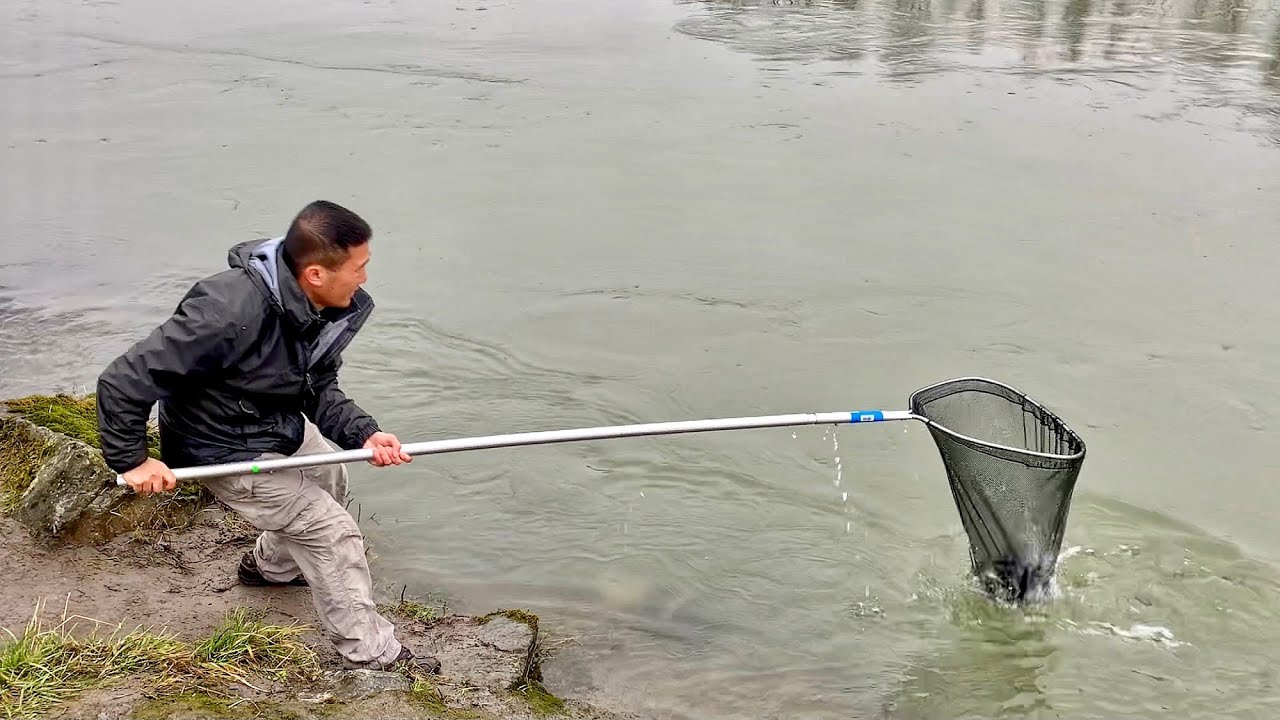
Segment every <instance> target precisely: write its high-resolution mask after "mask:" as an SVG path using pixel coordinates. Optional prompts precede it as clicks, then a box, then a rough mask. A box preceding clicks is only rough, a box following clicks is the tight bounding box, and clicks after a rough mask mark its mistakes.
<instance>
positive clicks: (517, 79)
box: [0, 0, 1280, 718]
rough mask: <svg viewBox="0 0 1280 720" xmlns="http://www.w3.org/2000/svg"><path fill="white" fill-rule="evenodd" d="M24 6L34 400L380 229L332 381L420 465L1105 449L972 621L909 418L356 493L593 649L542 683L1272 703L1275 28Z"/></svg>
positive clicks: (848, 699) (761, 698) (827, 705)
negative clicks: (234, 293)
mask: <svg viewBox="0 0 1280 720" xmlns="http://www.w3.org/2000/svg"><path fill="white" fill-rule="evenodd" d="M0 7H2V8H3V11H0V27H3V29H4V36H3V37H4V41H3V43H0V89H3V95H4V97H5V98H6V102H5V103H4V106H3V110H2V111H0V125H2V126H3V129H4V143H3V145H2V146H0V153H2V155H0V168H2V170H0V178H2V179H0V182H2V183H3V187H2V188H0V197H2V198H3V201H2V202H3V206H0V233H3V237H4V238H5V239H4V241H3V245H2V246H0V394H3V395H6V396H12V395H17V394H22V393H27V392H47V391H51V390H57V389H64V388H65V389H82V388H85V387H91V386H92V384H93V382H94V378H95V376H96V374H97V372H98V371H99V370H100V369H101V367H102V366H103V365H104V364H105V363H106V362H107V361H109V360H110V359H111V357H113V356H114V354H115V353H117V352H119V351H121V350H122V349H124V348H125V347H126V346H127V345H128V343H129V342H131V341H132V340H134V339H136V338H137V337H139V336H140V335H141V334H142V333H144V332H146V331H147V330H149V329H150V328H151V327H152V326H153V325H154V324H155V323H156V322H158V321H160V320H161V319H162V318H163V317H164V316H165V314H166V312H167V311H169V310H170V309H171V308H172V307H173V305H174V304H175V303H176V301H177V300H178V298H179V297H180V295H181V293H182V292H183V291H184V290H185V289H186V287H187V286H188V284H189V283H190V282H191V281H192V280H194V279H196V278H198V277H199V276H201V275H202V274H205V273H207V272H210V271H212V270H215V269H217V268H218V267H220V266H221V265H222V263H223V262H224V257H225V253H226V249H227V248H228V247H229V246H230V245H232V244H233V243H235V242H238V241H241V240H243V239H246V238H250V237H253V236H265V235H267V234H270V233H278V232H280V231H282V229H283V228H284V226H285V224H286V223H287V221H288V218H289V217H290V215H291V214H292V213H293V212H295V211H296V209H297V208H299V207H301V205H302V204H304V203H305V202H306V201H308V200H311V199H314V198H316V197H325V198H329V199H333V200H337V201H339V202H342V203H344V204H347V205H349V206H351V207H353V208H355V209H357V210H358V211H359V212H361V213H362V214H363V215H365V216H366V217H367V218H368V219H369V220H370V222H371V223H372V225H373V226H374V228H375V231H376V232H377V240H376V245H375V247H374V260H373V266H372V268H371V275H372V277H371V282H370V285H369V290H370V291H371V292H372V294H373V295H374V297H375V298H376V299H377V300H378V302H379V309H378V311H377V313H376V315H375V316H374V319H373V321H372V322H371V324H370V325H369V327H368V329H367V330H366V331H365V332H364V333H362V335H361V337H360V338H359V339H358V340H357V342H356V343H355V345H354V346H353V347H352V348H351V349H350V351H349V352H348V353H347V365H346V368H345V369H344V377H343V382H344V386H345V387H346V388H347V389H348V391H349V393H350V394H351V395H352V396H353V397H355V398H357V399H358V400H359V401H360V402H361V403H362V404H363V405H364V406H365V407H366V408H368V409H369V410H370V411H372V412H374V413H375V414H376V415H377V416H378V417H379V419H380V420H381V421H382V422H383V424H384V425H385V426H387V427H388V428H391V429H393V430H395V431H398V432H399V433H400V434H401V435H402V437H405V438H409V439H413V440H427V439H433V438H444V437H456V436H467V435H481V434H491V433H497V432H508V431H522V430H536V429H549V428H560V427H580V426H588V425H603V424H614V423H625V422H646V421H658V420H667V419H685V418H701V417H723V416H737V415H755V414H772V413H780V412H810V411H815V412H816V411H828V410H843V409H850V408H862V407H875V406H880V407H884V408H886V409H904V406H905V403H906V398H907V396H908V395H909V394H910V392H911V391H912V390H914V389H916V388H918V387H920V386H923V385H926V384H930V383H933V382H936V381H939V380H942V379H946V378H949V377H954V376H960V375H968V374H979V375H986V376H989V377H994V378H997V379H1000V380H1003V381H1005V382H1008V383H1010V384H1012V385H1014V386H1016V387H1019V388H1020V389H1023V390H1026V391H1027V392H1029V393H1030V394H1031V395H1032V396H1033V397H1035V398H1036V399H1037V400H1039V401H1041V402H1043V403H1045V404H1046V405H1048V406H1049V407H1050V408H1052V409H1053V410H1055V411H1056V412H1058V413H1059V414H1061V415H1062V417H1063V418H1064V419H1066V421H1067V422H1068V423H1070V424H1071V425H1072V426H1073V427H1075V428H1076V429H1077V430H1078V431H1079V432H1080V433H1081V434H1082V435H1083V437H1084V438H1085V441H1086V442H1087V443H1088V447H1089V457H1088V460H1087V461H1086V462H1085V466H1084V471H1083V473H1082V475H1081V478H1080V484H1079V486H1078V489H1077V493H1076V497H1075V501H1074V504H1073V508H1072V513H1071V516H1070V520H1069V526H1068V530H1067V537H1066V544H1067V546H1068V547H1069V548H1073V550H1072V551H1071V554H1070V557H1068V558H1067V559H1066V560H1065V561H1064V563H1063V573H1062V577H1061V578H1060V579H1059V585H1060V597H1059V598H1058V599H1057V600H1056V601H1054V602H1053V603H1051V604H1049V605H1047V606H1046V607H1044V608H1043V609H1040V610H1037V611H1032V612H1024V611H1018V610H1013V609H1008V608H1000V607H996V606H993V605H991V604H990V603H986V602H985V601H981V600H980V599H978V598H977V597H975V596H974V595H973V594H972V593H971V592H970V591H969V590H968V589H967V583H966V581H965V577H964V572H963V571H964V567H965V563H966V557H965V547H964V539H963V535H962V533H961V530H960V526H959V521H958V517H957V515H956V511H955V509H954V506H953V504H952V502H951V499H950V497H949V494H948V491H947V489H946V481H945V476H944V475H943V470H942V467H941V464H940V462H939V460H938V457H937V451H936V449H935V448H934V447H933V445H932V442H931V441H930V440H929V438H928V435H927V433H925V432H924V431H923V430H922V429H921V428H919V427H918V426H915V425H914V424H909V425H907V426H906V427H903V426H902V425H899V424H886V425H879V426H859V427H856V428H841V429H838V430H835V431H829V432H827V434H825V435H824V430H822V429H817V428H804V429H800V430H796V431H794V432H795V435H794V436H793V435H792V432H793V431H792V430H789V429H773V430H752V431H735V432H731V433H719V434H707V435H700V436H678V437H670V438H635V439H628V440H617V441H606V442H598V443H584V444H576V445H558V446H542V447H536V448H521V449H510V450H495V451H484V452H476V453H463V454H458V455H452V456H443V457H438V458H419V459H417V460H415V462H414V464H413V465H411V466H409V467H407V468H399V469H395V470H388V471H376V470H374V469H372V468H367V467H363V466H361V467H354V468H353V475H354V482H353V489H354V491H355V492H356V493H357V494H358V499H359V502H360V503H361V506H362V515H363V517H364V518H365V521H364V523H363V525H364V527H365V528H366V531H367V532H368V534H369V536H370V537H371V540H372V541H373V542H374V543H375V544H376V546H377V547H378V548H379V551H378V556H377V558H376V562H377V570H378V572H380V573H383V574H384V576H386V577H391V576H394V577H398V578H402V579H403V580H404V581H406V582H408V583H409V586H410V591H411V592H418V593H420V594H421V595H424V596H425V595H426V594H427V593H429V592H444V593H446V594H447V595H448V596H449V598H450V607H452V608H458V609H462V610H463V611H484V610H488V609H491V608H493V607H498V606H511V605H518V606H523V607H528V608H531V609H533V610H535V611H536V612H539V613H541V615H542V616H543V619H544V624H545V626H546V627H547V628H548V629H549V630H551V631H553V632H556V633H557V634H561V635H568V636H572V637H574V638H575V642H573V643H570V644H567V645H564V646H562V647H561V648H559V654H558V657H557V659H556V660H555V661H554V662H552V663H551V664H550V665H549V666H548V668H547V676H548V682H549V683H550V684H551V685H552V687H553V688H554V689H557V690H560V691H563V692H566V693H576V694H582V695H584V696H587V697H591V698H594V699H597V700H599V701H601V702H604V703H605V704H610V705H615V706H617V707H623V708H631V709H640V710H644V711H646V712H648V713H650V714H651V715H652V716H654V717H673V718H674V717H681V718H685V717H687V718H694V717H696V718H738V717H750V718H768V717H813V718H828V717H830V718H836V717H839V718H848V717H892V718H958V717H992V716H996V715H1001V716H1009V717H1031V718H1059V717H1061V718H1093V717H1099V718H1103V717H1105V718H1115V717H1152V716H1156V715H1161V714H1164V713H1168V714H1176V715H1177V716H1179V717H1215V718H1217V717H1232V718H1255V717H1256V718H1271V717H1275V716H1276V715H1277V712H1278V711H1280V700H1278V699H1277V698H1280V677H1278V674H1280V671H1277V670H1276V669H1275V668H1276V667H1280V665H1278V664H1277V662H1276V661H1277V660H1278V659H1280V651H1277V650H1276V648H1277V647H1280V642H1278V641H1280V629H1277V628H1278V627H1280V625H1278V624H1277V622H1276V621H1277V608H1280V569H1278V566H1277V564H1278V563H1280V546H1277V545H1276V543H1275V531H1274V527H1275V520H1274V518H1275V517H1276V513H1277V511H1280V485H1277V483H1276V482H1275V479H1274V476H1275V472H1274V470H1275V467H1276V463H1275V460H1274V443H1272V442H1270V440H1271V435H1270V432H1271V431H1272V430H1273V428H1274V425H1275V419H1276V418H1275V411H1274V408H1276V407H1278V406H1280V402H1278V401H1280V384H1278V382H1277V381H1276V379H1275V377H1276V373H1275V372H1274V368H1275V360H1274V358H1276V357H1277V356H1278V355H1280V340H1277V339H1276V334H1275V333H1274V332H1272V331H1271V328H1274V327H1275V326H1276V325H1277V321H1278V320H1280V302H1277V300H1276V298H1275V293H1274V292H1273V291H1272V290H1271V288H1272V286H1273V277H1272V276H1273V275H1274V271H1273V268H1274V267H1276V265H1277V262H1278V261H1280V247H1278V246H1277V245H1276V243H1275V242H1274V241H1275V237H1276V228H1277V227H1280V203H1277V201H1276V198H1277V197H1280V148H1278V147H1277V146H1278V145H1280V9H1277V7H1276V6H1275V5H1274V4H1273V3H1270V2H1266V1H1265V0H1255V1H1254V2H1246V1H1235V2H1232V1H1223V2H1207V1H1206V2H1177V3H1136V2H1087V1H1081V0H1070V1H1069V2H1030V1H1025V2H1007V3H994V2H982V1H976V2H958V1H957V2H937V3H931V2H925V1H921V0H912V1H901V2H884V1H880V2H875V1H866V0H864V1H863V2H841V3H837V2H810V3H804V2H796V3H791V4H786V3H776V4H775V3H767V2H759V3H749V2H716V3H709V2H697V3H671V2H666V1H665V0H629V1H628V2H586V0H555V1H552V2H543V3H516V2H510V1H504V0H497V1H492V2H490V1H488V0H485V1H483V2H477V1H476V0H460V1H458V2H453V3H410V2H403V1H393V0H371V1H370V2H366V3H358V4H357V3H348V4H325V5H317V4H315V3H302V2H297V1H296V0H258V1H256V2H252V3H249V2H245V1H244V0H235V1H233V2H230V3H217V4H205V5H200V6H190V7H184V8H183V10H182V12H180V13H176V12H174V11H173V9H172V6H171V5H170V4H168V3H160V2H158V1H157V0H132V1H130V2H124V3H97V2H83V3H70V2H56V3H34V2H17V1H15V0H6V2H4V3H3V4H0ZM836 458H839V460H837V459H836ZM832 482H838V483H839V486H838V487H833V486H832V484H831V483H832ZM642 493H643V495H642ZM845 493H848V495H847V498H846V496H845ZM375 515H376V517H377V520H376V521H370V520H368V518H369V517H371V516H375ZM398 589H399V588H398V587H397V588H396V590H397V591H398Z"/></svg>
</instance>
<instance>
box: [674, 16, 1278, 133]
mask: <svg viewBox="0 0 1280 720" xmlns="http://www.w3.org/2000/svg"><path fill="white" fill-rule="evenodd" d="M676 2H677V3H678V4H690V5H695V6H698V8H699V10H700V12H696V13H694V14H692V15H691V16H690V17H688V18H687V19H685V20H684V21H683V22H681V23H679V24H678V26H677V28H678V30H680V31H681V32H683V33H686V34H688V35H691V36H694V37H699V38H703V39H707V40H713V41H716V42H720V43H723V44H725V45H727V46H729V47H731V48H734V49H735V50H738V51H741V52H746V53H749V54H752V55H755V56H757V57H759V58H761V59H762V60H767V61H771V62H779V61H783V62H797V61H799V62H806V63H820V62H835V63H839V67H837V68H833V69H832V72H834V73H839V74H865V75H877V76H879V77H882V78H883V79H885V80H888V81H891V82H919V81H920V80H922V79H925V78H928V77H933V76H937V75H939V74H941V73H947V72H957V71H962V72H973V71H980V72H998V73H1006V74H1030V75H1044V76H1049V77H1054V78H1058V79H1069V78H1072V77H1077V78H1079V77H1093V78H1097V79H1100V80H1103V81H1108V82H1115V83H1119V84H1123V85H1130V86H1133V87H1134V88H1135V89H1137V90H1140V91H1143V92H1152V91H1154V90H1155V89H1157V88H1158V87H1159V88H1161V89H1163V90H1173V91H1175V92H1187V91H1191V92H1193V93H1194V94H1195V95H1196V99H1195V100H1194V101H1193V102H1194V104H1195V105H1197V106H1202V107H1232V108H1235V109H1237V110H1239V111H1242V112H1243V113H1245V114H1246V115H1248V116H1251V117H1255V118H1259V119H1261V120H1263V121H1264V122H1266V123H1267V124H1268V125H1269V126H1270V131H1271V134H1272V135H1273V136H1274V137H1273V140H1274V141H1275V142H1277V143H1280V98H1278V97H1277V95H1276V93H1275V91H1276V90H1277V89H1280V9H1278V8H1277V5H1276V3H1275V2H1274V0H1173V1H1171V2H1160V3H1156V2H1136V1H1135V0H1015V1H1014V2H1001V1H1000V0H676Z"/></svg>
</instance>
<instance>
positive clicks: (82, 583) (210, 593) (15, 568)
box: [0, 505, 621, 720]
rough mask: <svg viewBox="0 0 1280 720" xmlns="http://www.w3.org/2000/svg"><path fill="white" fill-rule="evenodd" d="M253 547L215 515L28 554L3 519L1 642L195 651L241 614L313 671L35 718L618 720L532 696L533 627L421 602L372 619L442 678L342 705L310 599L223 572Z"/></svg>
mask: <svg viewBox="0 0 1280 720" xmlns="http://www.w3.org/2000/svg"><path fill="white" fill-rule="evenodd" d="M255 537H256V531H254V530H253V529H252V528H251V527H248V526H246V525H244V524H243V523H242V522H240V521H238V519H237V518H236V516H235V515H234V514H231V513H228V512H227V511H225V510H224V509H222V508H221V507H220V506H217V505H214V506H211V507H209V508H207V509H206V510H204V511H202V512H200V513H199V514H198V515H197V516H196V517H195V518H194V519H193V521H192V523H191V525H190V526H189V527H187V528H185V529H183V530H182V531H180V532H171V533H163V534H161V535H160V536H159V537H147V538H145V539H143V538H139V537H137V536H133V535H121V536H118V537H116V538H114V539H112V540H111V541H108V542H105V543H102V544H99V545H71V544H59V545H50V544H47V543H40V542H37V541H35V540H33V539H32V538H31V536H30V534H29V533H28V532H26V530H25V528H23V527H22V526H21V525H19V524H18V523H17V522H15V521H14V520H12V519H10V518H4V517H0V567H4V568H5V570H6V578H5V579H6V581H5V582H4V583H3V584H0V626H3V627H4V628H6V629H7V630H8V631H9V632H12V633H14V634H15V635H21V634H22V630H23V628H24V627H25V626H26V625H27V624H28V623H30V622H31V621H32V619H33V616H36V615H37V614H38V615H39V619H40V621H41V622H42V623H43V624H45V625H46V626H54V625H59V624H63V623H65V624H66V625H67V626H68V627H70V628H71V633H72V634H73V635H76V636H82V637H87V636H89V635H95V634H96V635H97V636H104V635H110V634H111V633H113V632H117V633H127V632H130V631H133V630H136V629H143V630H148V631H151V632H155V633H167V634H173V635H176V636H177V637H179V638H181V639H183V640H185V641H188V642H199V641H200V639H201V638H204V637H207V636H209V634H210V633H212V632H213V631H214V630H215V629H216V628H217V626H218V625H219V623H221V622H222V621H223V620H224V619H225V618H226V617H227V616H228V615H230V614H232V613H234V612H235V611H236V610H237V609H239V608H252V609H255V610H257V611H259V612H260V613H261V614H262V621H263V622H264V623H271V624H276V625H286V626H290V625H301V626H304V627H305V628H306V629H305V630H304V631H303V632H302V634H301V636H300V637H301V639H302V640H303V642H305V643H306V645H307V646H308V647H309V648H311V649H312V650H313V651H314V652H315V656H316V660H317V663H318V664H319V667H320V669H321V675H320V677H318V678H316V679H313V680H306V681H302V680H298V679H292V680H289V681H286V682H284V683H283V684H281V683H273V682H272V681H271V679H270V678H254V679H253V680H252V681H251V682H249V683H244V684H238V683H230V684H228V685H226V686H223V687H219V688H217V689H216V691H215V692H214V693H213V694H212V695H210V694H204V693H195V694H190V693H188V694H183V695H178V696H174V695H172V694H164V693H159V692H156V691H154V689H153V688H152V687H151V685H150V684H149V683H150V680H151V678H149V677H148V676H147V674H146V673H142V674H141V675H140V676H138V677H136V678H131V679H125V680H121V681H119V682H115V683H111V684H108V685H107V686H106V687H103V688H97V689H94V690H91V691H88V692H85V693H82V694H80V695H78V696H76V697H74V698H73V699H71V700H69V701H68V702H64V703H62V704H60V705H59V706H58V707H57V708H55V710H54V711H52V712H51V713H49V714H48V717H55V718H94V719H97V718H126V717H130V718H144V717H169V716H173V717H182V718H213V717H292V718H346V717H351V718H354V717H400V718H440V717H448V718H459V717H473V718H486V719H490V720H492V719H494V718H501V719H503V720H508V719H510V720H515V719H517V718H520V719H526V718H527V719H528V720H536V719H538V718H545V717H548V716H561V717H572V718H600V719H604V718H619V717H621V716H618V715H615V714H610V713H606V712H604V711H601V710H598V709H596V708H593V707H591V706H589V705H586V704H584V703H578V702H574V701H564V700H561V699H560V698H555V697H553V696H550V695H547V694H546V693H545V691H544V690H543V689H542V686H541V685H540V684H539V682H538V681H539V679H540V677H541V673H540V669H539V664H538V663H539V659H540V655H539V652H538V649H539V647H540V646H541V643H542V642H544V639H543V638H542V637H541V633H540V632H539V631H538V626H537V618H536V616H533V615H531V614H528V613H525V612H523V611H519V610H503V611H497V612H494V613H490V614H488V615H485V616H481V617H471V616H463V615H444V616H442V617H433V616H432V614H431V613H428V612H424V611H423V606H421V605H418V604H415V603H412V602H405V603H404V604H403V606H400V603H399V601H398V600H396V599H391V600H390V601H389V604H390V606H384V611H386V612H387V614H388V615H389V617H391V619H392V620H393V622H395V623H396V625H397V628H398V629H399V635H400V638H401V640H402V641H403V642H405V643H406V644H407V645H409V646H410V647H412V648H413V649H414V651H415V652H417V653H418V654H426V655H434V656H435V657H437V658H439V659H440V661H441V663H442V664H443V670H442V673H441V674H440V675H438V676H430V677H410V678H409V682H408V683H405V682H400V683H396V682H392V683H390V684H389V685H388V688H387V689H386V690H385V691H381V690H380V691H378V692H375V693H373V694H372V695H371V696H367V697H362V696H360V694H359V693H357V694H356V695H354V696H353V695H351V694H344V693H345V691H344V688H345V687H348V686H349V685H350V683H349V682H347V681H345V680H344V677H345V676H346V675H348V673H346V672H344V671H341V670H340V669H339V668H340V665H339V659H338V656H337V654H336V653H335V652H334V651H333V648H332V646H331V645H330V644H329V642H328V639H327V638H326V637H325V635H324V632H323V630H322V629H321V627H320V625H319V621H318V618H317V616H316V613H315V609H314V607H313V605H312V601H311V594H310V590H309V589H307V588H305V587H287V586H286V587H270V588H255V587H246V586H243V585H240V584H239V583H237V582H236V577H235V568H236V564H237V563H238V562H239V559H240V556H241V555H242V554H243V553H245V552H247V551H248V550H249V549H250V548H251V547H252V546H253V541H254V538H255ZM406 685H407V686H408V687H407V689H406V687H405V686H406Z"/></svg>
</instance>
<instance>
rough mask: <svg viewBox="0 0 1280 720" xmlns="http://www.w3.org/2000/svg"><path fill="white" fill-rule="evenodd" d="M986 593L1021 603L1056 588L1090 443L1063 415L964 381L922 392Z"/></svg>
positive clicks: (922, 410) (921, 404)
mask: <svg viewBox="0 0 1280 720" xmlns="http://www.w3.org/2000/svg"><path fill="white" fill-rule="evenodd" d="M909 403H910V409H911V412H912V413H913V414H915V415H917V416H919V417H920V418H922V419H923V420H924V421H925V422H926V426H927V427H928V428H929V432H930V433H931V434H932V436H933V440H934V442H935V443H936V444H937V446H938V451H939V452H940V453H941V454H942V462H943V465H945V466H946V470H947V478H948V481H949V483H950V485H951V493H952V497H953V498H954V499H955V503H956V507H957V509H958V510H959V511H960V520H961V523H962V524H963V525H964V529H965V533H966V534H967V535H968V536H969V554H970V560H971V562H972V565H973V572H974V574H975V575H976V576H977V577H978V578H979V580H980V581H981V583H982V585H983V587H984V589H985V590H986V592H988V593H990V594H991V595H994V596H996V597H998V598H1000V599H1003V600H1006V601H1010V602H1017V601H1021V600H1026V599H1031V598H1033V597H1034V596H1036V595H1037V594H1038V593H1041V592H1043V591H1044V590H1045V589H1046V588H1047V587H1048V586H1049V583H1051V582H1052V579H1053V575H1054V572H1055V569H1056V566H1057V560H1058V552H1059V550H1060V548H1061V545H1062V535H1063V531H1064V530H1065V527H1066V523H1067V511H1068V508H1069V507H1070V504H1071V493H1072V491H1073V490H1074V488H1075V484H1076V477H1077V476H1078V475H1079V474H1080V467H1081V465H1083V464H1084V455H1085V447H1084V441H1083V440H1081V439H1080V436H1078V435H1076V433H1075V432H1074V431H1072V430H1071V429H1070V428H1069V427H1067V425H1066V424H1065V423H1063V422H1062V420H1061V419H1059V418H1058V417H1057V416H1056V415H1054V414H1053V413H1051V412H1049V411H1048V410H1046V409H1045V408H1044V407H1043V406H1041V405H1040V404H1039V403H1036V402H1035V401H1034V400H1032V399H1031V398H1029V397H1027V396H1026V395H1025V394H1023V393H1021V392H1018V391H1017V390H1014V389H1013V388H1011V387H1009V386H1007V385H1003V384H1001V383H998V382H995V381H992V380H985V379H981V378H962V379H958V380H949V381H947V382H943V383H939V384H937V385H932V386H929V387H927V388H922V389H920V390H917V391H916V392H915V393H913V394H912V395H911V398H910V401H909Z"/></svg>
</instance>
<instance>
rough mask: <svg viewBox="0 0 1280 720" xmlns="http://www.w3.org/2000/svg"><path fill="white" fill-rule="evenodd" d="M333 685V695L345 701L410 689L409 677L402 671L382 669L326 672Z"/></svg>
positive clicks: (326, 677) (327, 679)
mask: <svg viewBox="0 0 1280 720" xmlns="http://www.w3.org/2000/svg"><path fill="white" fill-rule="evenodd" d="M325 680H326V682H328V683H330V684H331V685H332V690H331V691H330V692H331V694H332V697H333V698H335V699H337V700H341V701H344V702H351V701H353V700H364V699H365V698H369V697H373V696H374V695H377V694H379V693H384V692H387V691H388V690H408V689H409V688H410V687H412V683H410V682H409V679H408V678H407V677H405V676H404V675H401V674H400V673H393V672H384V671H382V670H337V671H334V672H330V673H326V674H325Z"/></svg>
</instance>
